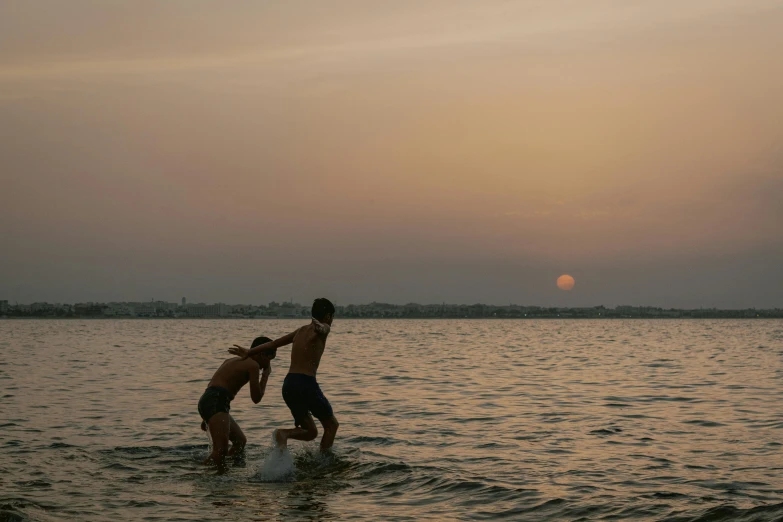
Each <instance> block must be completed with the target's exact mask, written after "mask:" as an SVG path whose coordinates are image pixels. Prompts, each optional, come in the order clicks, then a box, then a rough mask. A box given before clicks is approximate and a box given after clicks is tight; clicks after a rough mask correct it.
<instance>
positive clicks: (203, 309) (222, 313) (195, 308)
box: [187, 303, 231, 317]
mask: <svg viewBox="0 0 783 522" xmlns="http://www.w3.org/2000/svg"><path fill="white" fill-rule="evenodd" d="M230 311H231V309H230V307H229V306H228V305H227V304H225V303H215V304H211V305H208V304H204V303H198V304H191V305H188V307H187V315H188V317H226V316H228V314H229V312H230Z"/></svg>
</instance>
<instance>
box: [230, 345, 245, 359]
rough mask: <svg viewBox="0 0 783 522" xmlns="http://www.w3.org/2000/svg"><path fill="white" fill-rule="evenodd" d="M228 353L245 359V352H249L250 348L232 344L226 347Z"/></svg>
mask: <svg viewBox="0 0 783 522" xmlns="http://www.w3.org/2000/svg"><path fill="white" fill-rule="evenodd" d="M228 353H230V354H231V355H236V356H239V357H241V358H243V359H247V354H248V353H250V350H248V349H247V348H242V347H241V346H239V345H238V344H235V345H234V346H232V347H231V348H229V349H228Z"/></svg>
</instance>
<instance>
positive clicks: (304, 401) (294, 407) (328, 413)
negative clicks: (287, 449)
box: [283, 373, 333, 427]
mask: <svg viewBox="0 0 783 522" xmlns="http://www.w3.org/2000/svg"><path fill="white" fill-rule="evenodd" d="M283 400H284V401H285V403H286V404H287V405H288V409H290V410H291V415H293V416H294V422H295V423H296V426H297V427H301V426H302V422H303V421H304V419H305V418H307V413H308V412H310V413H312V414H313V416H314V417H315V418H317V419H318V420H320V421H321V422H323V421H327V420H329V419H330V418H331V417H332V415H333V412H332V405H331V404H329V401H328V400H326V397H324V393H323V392H322V391H321V388H320V386H318V382H316V380H315V377H313V376H312V375H305V374H303V373H289V374H288V375H286V376H285V380H284V381H283Z"/></svg>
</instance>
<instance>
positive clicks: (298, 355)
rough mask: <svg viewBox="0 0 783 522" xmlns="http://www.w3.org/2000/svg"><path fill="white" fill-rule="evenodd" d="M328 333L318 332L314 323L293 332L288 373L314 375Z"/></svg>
mask: <svg viewBox="0 0 783 522" xmlns="http://www.w3.org/2000/svg"><path fill="white" fill-rule="evenodd" d="M327 335H328V333H319V332H318V330H317V327H316V324H315V323H311V324H308V325H305V326H303V327H301V328H299V329H298V330H297V331H295V332H294V342H293V345H292V346H291V367H290V368H289V369H288V373H303V374H305V375H311V376H313V377H315V374H316V372H317V371H318V365H319V364H320V363H321V356H322V355H323V354H324V347H325V346H326V336H327Z"/></svg>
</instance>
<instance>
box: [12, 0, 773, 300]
mask: <svg viewBox="0 0 783 522" xmlns="http://www.w3.org/2000/svg"><path fill="white" fill-rule="evenodd" d="M0 212H1V214H0V215H2V226H1V227H0V299H8V300H10V301H12V302H13V301H17V300H18V301H19V302H33V301H49V302H54V301H65V302H74V301H89V300H92V301H109V300H149V299H152V298H154V299H162V300H170V301H178V300H179V299H180V298H181V297H183V296H186V297H187V298H188V300H189V301H208V302H213V301H223V302H228V303H266V302H269V301H272V300H276V301H281V300H285V299H289V298H293V299H294V300H296V301H300V302H310V301H311V300H312V299H313V298H314V297H318V296H322V295H323V296H327V297H329V298H331V299H333V300H334V301H335V302H337V303H338V304H347V303H349V302H354V303H360V302H369V301H373V300H376V301H386V302H393V303H405V302H409V301H417V302H441V301H446V302H452V303H474V302H487V303H496V304H505V303H517V304H531V305H549V306H552V305H561V306H593V305H600V304H603V305H607V306H611V305H616V304H634V305H639V304H647V305H654V306H665V307H670V306H671V307H699V306H704V307H712V306H717V307H724V308H739V307H749V306H756V307H775V306H777V307H783V2H781V1H780V0H775V1H773V0H676V1H674V0H644V1H641V0H573V1H565V0H559V1H558V0H518V1H497V0H482V1H456V0H442V1H441V0H414V1H399V0H398V1H394V2H381V1H368V0H346V1H330V2H312V1H309V0H307V1H305V0H294V1H292V0H286V1H282V0H281V1H265V2H261V1H244V2H240V1H237V2H230V3H223V2H214V1H212V2H207V1H202V0H180V1H168V2H131V1H126V2H102V1H97V0H96V1H80V0H71V1H68V2H62V1H54V0H53V1H37V0H7V1H3V2H1V3H0ZM564 273H567V274H570V275H572V276H573V277H574V278H575V280H576V286H575V287H574V289H573V290H571V291H568V292H565V291H562V290H559V289H558V288H557V286H556V284H555V282H556V280H557V277H558V276H559V275H561V274H564Z"/></svg>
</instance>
